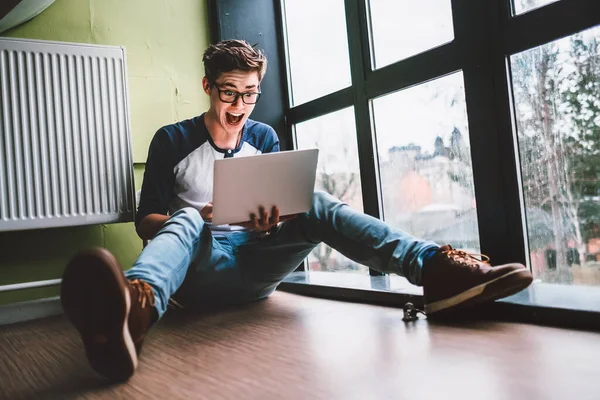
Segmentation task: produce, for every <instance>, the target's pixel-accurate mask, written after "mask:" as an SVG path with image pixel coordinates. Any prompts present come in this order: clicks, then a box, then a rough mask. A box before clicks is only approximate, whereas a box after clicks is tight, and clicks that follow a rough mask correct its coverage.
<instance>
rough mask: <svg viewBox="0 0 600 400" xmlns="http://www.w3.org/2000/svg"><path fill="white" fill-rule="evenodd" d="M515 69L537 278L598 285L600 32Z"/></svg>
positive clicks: (536, 52) (523, 59)
mask: <svg viewBox="0 0 600 400" xmlns="http://www.w3.org/2000/svg"><path fill="white" fill-rule="evenodd" d="M511 68H512V77H513V92H514V98H515V104H516V107H515V112H516V122H517V132H518V140H519V150H520V155H521V169H522V180H523V188H524V196H525V205H526V218H527V228H528V229H527V231H528V236H529V251H530V263H531V267H532V270H533V273H534V276H535V277H536V278H538V279H540V280H542V281H544V282H552V283H560V284H575V285H596V286H600V28H594V29H591V30H587V31H585V32H582V33H579V34H576V35H573V36H571V37H568V38H564V39H561V40H558V41H555V42H551V43H548V44H546V45H543V46H539V47H536V48H534V49H531V50H527V51H525V52H522V53H520V54H516V55H514V56H512V57H511Z"/></svg>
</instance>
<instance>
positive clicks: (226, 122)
mask: <svg viewBox="0 0 600 400" xmlns="http://www.w3.org/2000/svg"><path fill="white" fill-rule="evenodd" d="M259 84H260V82H259V80H258V72H245V71H239V70H235V71H231V72H224V73H222V74H221V75H220V76H219V77H218V78H217V79H216V81H215V82H209V81H208V79H207V78H206V77H204V79H203V80H202V85H203V87H204V91H205V92H206V93H207V94H208V95H209V96H210V110H209V112H211V113H212V114H213V117H214V118H215V119H216V121H217V122H218V124H219V125H220V126H221V127H222V128H223V130H224V131H225V132H227V133H228V134H231V135H235V134H237V133H239V132H240V130H241V129H242V127H243V126H244V123H245V122H246V120H248V117H249V116H250V114H251V113H252V110H254V106H255V105H254V104H245V103H244V102H243V101H242V98H241V97H240V96H238V97H237V98H236V99H235V102H233V103H225V102H223V101H221V99H220V98H219V91H218V90H217V88H218V89H220V90H222V91H223V90H227V91H232V92H237V93H249V92H259V87H258V85H259Z"/></svg>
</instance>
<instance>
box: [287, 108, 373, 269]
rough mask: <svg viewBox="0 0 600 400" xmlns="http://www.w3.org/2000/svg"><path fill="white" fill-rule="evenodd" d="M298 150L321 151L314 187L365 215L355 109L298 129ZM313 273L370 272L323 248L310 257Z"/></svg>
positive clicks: (329, 248) (311, 122)
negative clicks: (312, 149)
mask: <svg viewBox="0 0 600 400" xmlns="http://www.w3.org/2000/svg"><path fill="white" fill-rule="evenodd" d="M296 141H297V144H298V146H297V147H298V149H308V148H318V149H319V162H318V164H317V177H316V181H315V187H316V189H318V190H324V191H325V192H327V193H329V194H331V195H333V196H334V197H336V198H338V199H340V200H342V201H343V202H345V203H348V204H349V205H350V206H351V207H353V208H355V209H357V210H360V211H362V209H363V205H362V191H361V185H360V170H359V167H358V148H357V143H356V127H355V125H354V109H353V108H352V107H350V108H345V109H343V110H340V111H337V112H334V113H331V114H327V115H324V116H321V117H318V118H314V119H312V120H309V121H306V122H302V123H299V124H297V125H296ZM308 267H309V270H310V271H332V272H335V271H344V272H359V273H367V272H368V268H367V267H365V266H362V265H360V264H357V263H355V262H353V261H352V260H349V259H348V258H346V257H344V256H343V255H341V254H340V253H338V252H337V251H335V250H333V249H332V248H331V247H329V246H327V245H325V244H320V245H319V246H317V248H316V249H315V250H314V251H313V252H312V253H311V255H310V256H309V257H308Z"/></svg>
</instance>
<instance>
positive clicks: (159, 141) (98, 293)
mask: <svg viewBox="0 0 600 400" xmlns="http://www.w3.org/2000/svg"><path fill="white" fill-rule="evenodd" d="M203 61H204V67H205V74H206V76H205V77H204V79H203V80H202V85H203V89H204V91H205V92H206V94H207V95H208V96H210V108H209V110H208V111H207V112H206V113H204V114H202V115H200V116H198V117H196V118H193V119H190V120H186V121H182V122H179V123H176V124H173V125H169V126H165V127H163V128H161V129H160V130H159V131H158V132H157V133H156V135H155V136H154V139H153V140H152V143H151V145H150V149H149V153H148V160H147V163H146V171H145V174H144V182H143V185H142V194H141V199H140V205H139V210H138V213H137V218H136V228H137V232H138V234H139V236H140V237H141V238H142V239H152V240H151V241H150V243H149V244H148V246H147V247H146V248H145V249H144V251H143V252H142V253H141V255H140V257H139V258H138V260H137V261H136V262H135V264H134V265H133V267H132V268H131V269H130V270H128V271H127V272H126V273H125V274H123V273H122V270H121V268H120V266H119V265H118V263H117V261H116V259H115V258H114V257H113V256H112V255H111V254H110V253H109V252H108V251H106V250H104V249H91V250H86V251H83V252H81V253H79V254H77V255H76V256H75V257H74V258H73V259H72V260H71V261H70V263H69V264H68V266H67V268H66V270H65V273H64V277H63V284H62V288H61V299H62V304H63V307H64V310H65V312H66V314H67V316H68V317H69V319H70V320H71V321H72V323H73V324H74V325H75V327H76V328H77V330H78V331H79V333H80V334H81V337H82V340H83V343H84V346H85V349H86V354H87V357H88V359H89V361H90V363H91V365H92V367H93V368H94V369H95V370H96V371H97V372H98V373H100V374H101V375H104V376H106V377H109V378H112V379H117V380H124V379H127V378H129V377H130V376H131V375H132V374H133V373H134V370H135V368H136V366H137V359H138V355H139V353H140V350H141V346H142V343H143V340H144V337H145V335H146V333H147V332H148V330H149V329H150V327H151V325H152V324H154V323H155V322H156V321H157V320H158V319H159V318H161V317H162V315H163V314H164V313H165V311H166V309H167V304H168V303H169V301H170V300H173V302H174V303H176V304H178V305H182V306H183V307H189V308H194V307H198V306H205V305H210V304H216V303H220V304H223V303H240V302H247V301H253V300H257V299H261V298H265V297H267V296H269V295H270V294H271V293H272V292H273V291H274V290H275V289H276V288H277V285H278V284H279V283H280V282H281V281H282V280H283V279H284V278H285V277H286V276H287V275H288V274H289V273H291V272H292V271H294V270H295V269H296V267H297V266H298V265H299V264H300V263H301V262H302V260H304V258H305V257H306V256H307V255H308V254H309V253H310V251H311V250H312V249H313V248H314V247H315V246H316V245H317V244H319V243H321V242H325V243H327V244H328V245H330V246H332V247H333V248H335V249H337V250H338V251H340V252H341V253H343V254H345V255H346V256H348V257H349V258H351V259H353V260H354V261H356V262H359V263H362V264H364V265H367V266H369V267H370V268H373V269H375V270H378V271H381V272H385V273H396V274H400V275H403V276H405V277H406V278H407V279H408V280H409V281H410V282H412V283H413V284H416V285H421V286H423V290H424V297H425V309H426V312H427V313H428V314H429V315H431V314H435V313H436V312H439V311H441V310H444V309H447V308H450V307H454V306H458V305H461V306H465V305H471V304H475V303H480V302H483V301H491V300H494V299H498V298H500V297H504V296H507V295H511V294H514V293H516V292H518V291H520V290H522V289H524V288H525V287H527V286H528V285H529V284H530V283H531V281H532V276H531V274H530V272H529V271H528V270H527V269H526V268H525V267H524V266H523V265H520V264H508V265H501V266H496V267H493V268H492V267H491V266H489V265H488V264H487V263H486V262H482V261H480V260H478V259H476V258H474V257H472V256H470V255H468V254H466V253H464V252H461V251H458V250H454V249H452V248H451V247H449V246H443V247H439V246H437V245H436V244H434V243H431V242H427V241H423V240H419V239H416V238H414V237H412V236H410V235H408V234H406V233H404V232H401V231H399V230H397V229H394V228H393V227H391V226H389V225H386V224H385V223H384V222H382V221H380V220H378V219H375V218H372V217H370V216H367V215H365V214H362V213H359V212H357V211H354V210H353V209H351V208H350V207H349V206H347V205H345V204H343V203H341V202H340V201H338V200H337V199H335V198H333V197H332V196H330V195H328V194H326V193H323V192H317V193H315V195H314V199H313V206H312V209H311V211H310V212H308V213H305V214H301V215H298V216H296V217H295V218H291V219H289V220H287V221H285V222H284V221H283V219H282V218H280V216H279V211H278V209H277V207H273V209H272V210H265V209H262V208H261V209H260V210H257V211H258V212H257V214H256V215H251V216H249V219H250V222H249V223H246V224H245V225H244V226H243V227H230V230H229V231H224V230H223V227H219V229H218V230H217V229H214V227H212V226H211V225H210V224H209V222H210V220H211V216H212V204H211V200H212V179H213V164H214V160H215V159H217V158H221V157H237V156H241V155H252V154H260V153H268V152H274V151H279V141H278V139H277V135H276V134H275V131H274V130H273V129H272V128H271V127H269V126H267V125H265V124H262V123H259V122H255V121H252V120H250V119H249V116H250V114H251V113H252V110H253V109H254V107H255V104H256V102H257V101H258V100H259V98H260V82H261V80H262V78H263V76H264V73H265V70H266V66H267V60H266V59H265V56H264V54H263V53H262V52H261V51H258V50H256V49H254V48H253V47H252V46H250V45H248V43H246V42H244V41H238V40H228V41H223V42H220V43H218V44H216V45H212V46H210V47H209V48H208V49H207V50H206V52H205V53H204V57H203ZM240 196H243V193H242V192H240Z"/></svg>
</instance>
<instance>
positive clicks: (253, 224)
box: [231, 206, 296, 232]
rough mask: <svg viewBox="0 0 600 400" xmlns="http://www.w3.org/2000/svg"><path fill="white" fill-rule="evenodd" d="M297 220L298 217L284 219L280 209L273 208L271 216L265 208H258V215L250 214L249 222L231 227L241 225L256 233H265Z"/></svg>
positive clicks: (291, 216)
mask: <svg viewBox="0 0 600 400" xmlns="http://www.w3.org/2000/svg"><path fill="white" fill-rule="evenodd" d="M293 218H296V215H286V216H283V217H280V216H279V207H277V206H273V208H272V209H271V216H269V213H268V212H267V210H266V209H265V208H264V207H262V206H261V207H259V208H258V215H257V214H250V221H249V222H241V223H237V224H231V225H239V226H242V227H244V228H246V229H251V230H253V231H256V232H265V231H268V230H270V229H271V228H273V227H274V226H277V224H279V223H280V222H284V221H288V220H290V219H293Z"/></svg>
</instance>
